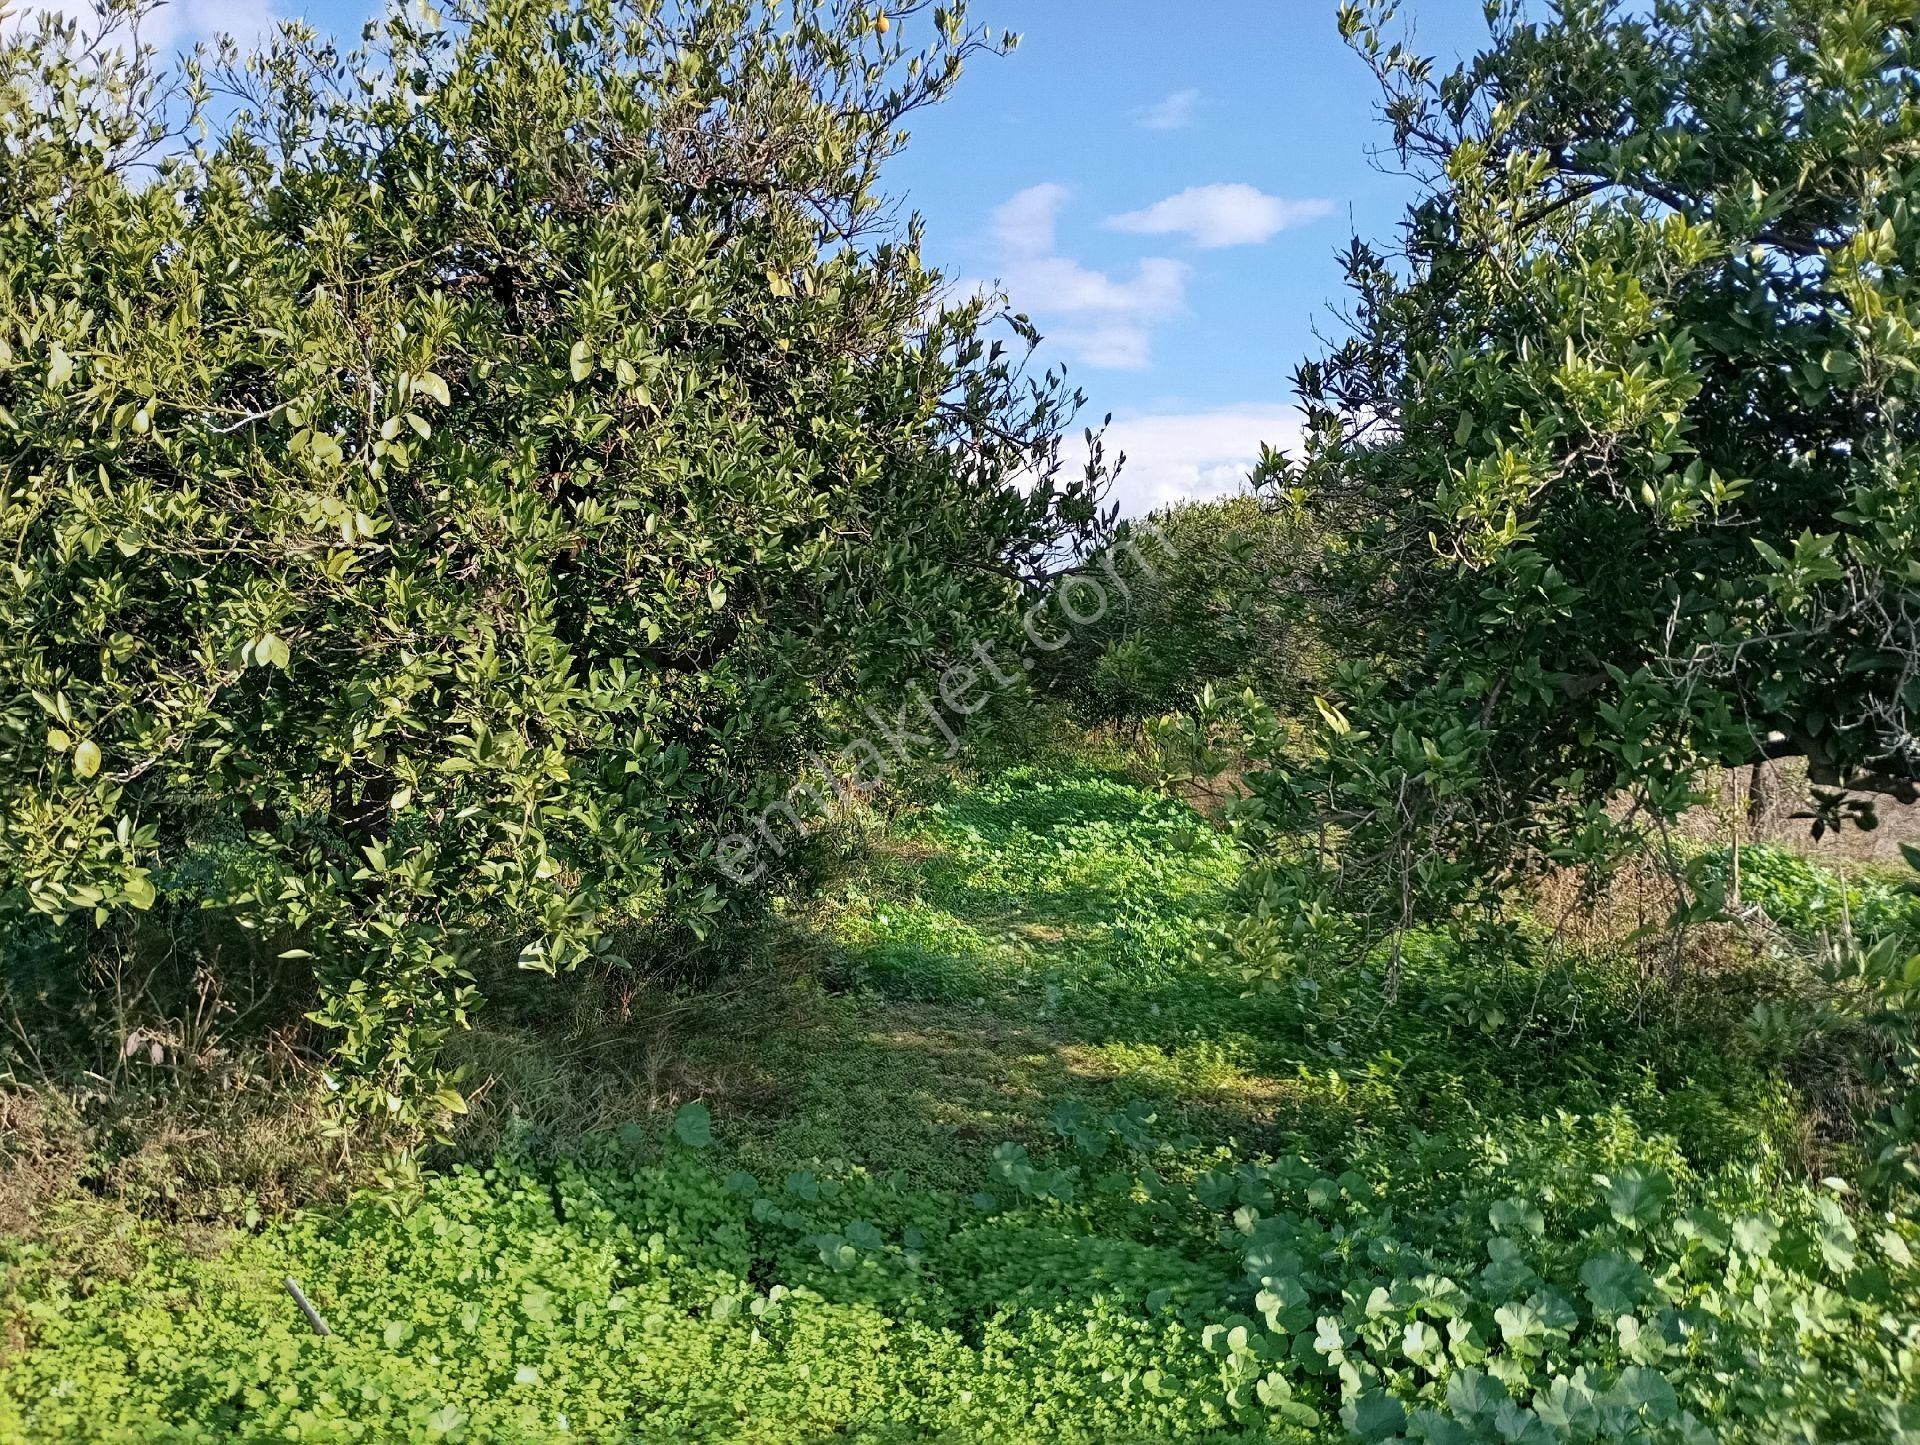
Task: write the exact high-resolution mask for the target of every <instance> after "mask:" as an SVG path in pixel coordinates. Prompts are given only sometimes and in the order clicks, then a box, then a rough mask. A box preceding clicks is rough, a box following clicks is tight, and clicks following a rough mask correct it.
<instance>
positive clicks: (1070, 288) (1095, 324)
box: [961, 182, 1188, 371]
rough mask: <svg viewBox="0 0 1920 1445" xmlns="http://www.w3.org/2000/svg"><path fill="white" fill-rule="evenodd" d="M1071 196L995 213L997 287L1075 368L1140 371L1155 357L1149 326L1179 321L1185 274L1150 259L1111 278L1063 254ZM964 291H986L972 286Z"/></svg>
mask: <svg viewBox="0 0 1920 1445" xmlns="http://www.w3.org/2000/svg"><path fill="white" fill-rule="evenodd" d="M1067 194H1068V193H1067V188H1066V187H1065V186H1062V185H1059V184H1057V183H1054V182H1047V183H1045V184H1042V185H1037V186H1029V187H1028V188H1027V189H1026V190H1024V191H1021V192H1019V193H1018V194H1017V195H1015V196H1013V197H1011V198H1010V199H1009V200H1007V201H1006V202H1004V203H1003V204H1002V205H1000V206H999V207H998V208H997V209H996V210H995V211H994V213H993V221H992V224H991V226H990V228H989V235H990V237H991V241H992V245H993V251H994V261H995V264H996V265H997V266H998V268H999V272H1000V285H1001V286H1002V287H1004V288H1005V290H1006V292H1007V295H1008V296H1009V297H1010V298H1011V299H1012V301H1013V304H1014V305H1015V306H1017V307H1018V308H1020V309H1021V310H1023V311H1025V312H1027V313H1029V314H1030V315H1032V316H1033V317H1035V318H1036V320H1038V321H1039V322H1040V325H1041V329H1042V330H1043V331H1045V332H1046V335H1047V339H1048V341H1049V342H1051V343H1052V344H1054V345H1055V346H1057V347H1059V348H1060V349H1061V350H1063V351H1064V352H1065V353H1066V354H1067V355H1068V356H1070V357H1071V358H1073V359H1074V360H1076V361H1080V362H1083V363H1085V364H1086V365H1088V366H1095V367H1103V368H1109V369H1114V370H1123V371H1138V370H1140V369H1142V368H1144V367H1145V366H1146V365H1147V363H1148V360H1149V357H1150V337H1149V328H1150V325H1151V324H1152V323H1153V322H1156V321H1160V320H1164V319H1166V318H1167V317H1170V316H1174V315H1177V314H1178V313H1179V311H1180V309H1181V307H1182V305H1183V304H1184V302H1185V298H1186V289H1187V275H1188V268H1187V266H1186V264H1185V263H1184V262H1181V261H1172V260H1168V259H1166V258H1165V257H1160V256H1150V257H1147V258H1146V259H1144V260H1142V261H1138V262H1136V263H1135V264H1134V268H1133V271H1132V274H1131V275H1125V274H1112V273H1109V272H1106V271H1099V270H1095V269H1093V268H1092V267H1089V266H1083V265H1081V264H1080V262H1078V261H1076V260H1074V259H1073V258H1072V257H1070V256H1062V255H1060V254H1058V222H1059V216H1060V211H1061V208H1062V207H1063V206H1065V205H1066V203H1067ZM961 289H962V290H966V289H981V288H980V283H974V282H969V283H963V284H962V287H961Z"/></svg>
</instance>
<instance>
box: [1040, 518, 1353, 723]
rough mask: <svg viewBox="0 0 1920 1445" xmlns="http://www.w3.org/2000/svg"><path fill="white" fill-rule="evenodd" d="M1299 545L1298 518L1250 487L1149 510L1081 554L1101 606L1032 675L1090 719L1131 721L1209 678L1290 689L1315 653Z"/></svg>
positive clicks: (1187, 695) (1280, 697)
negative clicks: (1125, 531)
mask: <svg viewBox="0 0 1920 1445" xmlns="http://www.w3.org/2000/svg"><path fill="white" fill-rule="evenodd" d="M1306 550H1307V539H1306V537H1305V533H1304V529H1303V528H1302V526H1301V524H1300V522H1299V519H1298V518H1296V517H1294V516H1293V515H1291V514H1290V513H1289V512H1287V511H1284V510H1282V509H1279V508H1273V507H1266V506H1262V505H1261V503H1260V502H1259V500H1257V499H1256V498H1254V497H1252V496H1246V495H1242V496H1235V497H1226V498H1222V499H1220V500H1217V501H1208V502H1177V503H1175V504H1174V505H1173V506H1171V507H1168V508H1166V509H1165V510H1163V511H1160V512H1156V513H1154V515H1153V516H1152V517H1151V518H1149V519H1147V521H1145V522H1144V523H1139V524H1134V525H1132V527H1131V530H1130V533H1129V535H1126V536H1123V537H1121V538H1119V539H1117V540H1116V541H1115V542H1113V543H1111V544H1109V545H1108V546H1107V547H1106V548H1104V549H1102V550H1101V551H1100V552H1099V553H1097V554H1096V555H1095V556H1094V557H1093V558H1091V559H1090V560H1089V563H1088V565H1087V568H1086V572H1087V575H1088V576H1089V577H1090V578H1092V579H1093V580H1094V581H1095V582H1098V583H1099V584H1100V585H1101V587H1102V589H1103V596H1102V600H1103V601H1104V603H1105V606H1104V607H1103V608H1102V609H1101V611H1100V613H1099V615H1098V616H1097V617H1095V618H1094V619H1093V620H1092V621H1091V622H1089V623H1087V624H1085V625H1084V626H1080V627H1078V628H1076V629H1075V632H1074V638H1073V645H1072V646H1071V647H1067V648H1063V649H1061V650H1060V651H1058V652H1055V653H1051V654H1047V655H1046V656H1045V657H1044V658H1042V659H1041V666H1040V667H1039V668H1038V669H1037V670H1036V672H1035V681H1036V682H1037V683H1039V684H1041V685H1042V686H1045V687H1048V688H1051V689H1052V690H1054V691H1055V692H1057V693H1058V694H1059V695H1061V696H1063V697H1065V698H1066V700H1067V701H1068V703H1069V704H1070V706H1071V709H1072V712H1073V715H1074V716H1075V717H1076V718H1078V719H1080V720H1081V721H1082V722H1084V723H1086V724H1089V725H1093V726H1099V725H1102V724H1119V725H1121V726H1123V727H1129V728H1138V727H1139V726H1140V725H1141V724H1142V723H1144V722H1146V721H1148V720H1150V719H1152V718H1156V717H1159V716H1160V715H1161V714H1163V713H1167V712H1170V711H1173V710H1175V709H1177V708H1181V707H1185V706H1186V705H1187V703H1188V702H1189V701H1190V700H1191V699H1192V697H1193V695H1194V694H1195V693H1196V692H1198V691H1200V689H1201V688H1203V687H1205V686H1207V685H1208V684H1217V685H1223V686H1233V687H1235V688H1236V689H1237V688H1239V687H1252V688H1254V689H1256V690H1257V691H1258V692H1259V693H1260V694H1261V695H1262V696H1263V697H1269V698H1272V699H1274V700H1275V701H1276V702H1289V701H1293V700H1295V699H1296V698H1298V697H1300V695H1301V693H1302V688H1303V684H1304V682H1305V680H1306V679H1307V678H1309V677H1310V676H1312V674H1313V673H1314V672H1315V670H1316V669H1317V667H1318V666H1319V664H1320V661H1321V659H1320V657H1319V651H1318V649H1317V648H1316V647H1315V645H1314V641H1313V638H1312V637H1311V636H1310V635H1309V634H1308V633H1307V631H1306V629H1305V627H1304V625H1303V624H1304V621H1305V613H1306V606H1305V601H1304V599H1303V598H1302V597H1301V595H1300V593H1299V592H1298V590H1297V589H1296V587H1295V585H1294V584H1295V583H1296V582H1297V579H1298V578H1299V576H1300V573H1301V571H1302V562H1303V560H1304V555H1305V553H1306ZM1302 700H1304V699H1302Z"/></svg>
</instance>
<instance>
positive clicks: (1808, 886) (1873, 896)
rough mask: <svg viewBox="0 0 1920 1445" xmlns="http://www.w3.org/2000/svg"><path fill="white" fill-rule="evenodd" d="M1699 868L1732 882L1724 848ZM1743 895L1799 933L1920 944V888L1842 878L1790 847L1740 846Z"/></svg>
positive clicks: (1716, 881)
mask: <svg viewBox="0 0 1920 1445" xmlns="http://www.w3.org/2000/svg"><path fill="white" fill-rule="evenodd" d="M1694 869H1695V873H1696V877H1697V878H1698V879H1699V881H1701V882H1706V883H1711V884H1713V885H1715V886H1716V887H1718V888H1720V889H1723V890H1724V889H1726V888H1728V887H1730V886H1731V880H1732V866H1731V859H1730V855H1729V854H1728V853H1727V851H1726V850H1724V849H1722V850H1719V851H1717V852H1713V853H1708V854H1705V855H1703V856H1702V857H1701V858H1700V859H1699V860H1697V861H1696V862H1695V864H1694ZM1740 899H1741V902H1742V903H1745V904H1754V905H1757V906H1759V907H1760V908H1761V909H1763V910H1765V912H1766V915H1767V917H1769V918H1770V919H1772V920H1773V921H1774V923H1776V924H1777V925H1779V927H1780V928H1781V929H1782V930H1784V931H1785V932H1786V933H1788V934H1790V935H1792V936H1795V937H1798V938H1803V939H1811V938H1817V937H1820V936H1822V935H1825V936H1829V937H1831V936H1835V935H1838V934H1840V933H1841V932H1842V931H1848V932H1851V933H1853V934H1854V935H1855V936H1857V937H1859V938H1863V939H1878V938H1886V937H1889V936H1898V937H1900V938H1902V939H1905V940H1910V941H1912V942H1914V943H1916V944H1920V893H1915V892H1914V891H1913V889H1912V888H1911V887H1905V886H1902V884H1901V883H1898V882H1894V881H1892V880H1890V879H1887V878H1880V877H1876V876H1874V875H1873V874H1870V873H1869V874H1862V875H1860V876H1858V877H1842V876H1841V875H1839V874H1837V873H1835V872H1833V871H1832V870H1831V869H1828V868H1823V867H1821V866H1820V865H1819V864H1818V863H1814V862H1812V861H1810V860H1808V859H1806V858H1803V857H1801V856H1800V855H1799V854H1798V853H1793V852H1789V851H1788V850H1787V849H1785V848H1777V847H1773V846H1770V845H1768V844H1750V845H1749V846H1747V847H1745V848H1742V849H1741V850H1740Z"/></svg>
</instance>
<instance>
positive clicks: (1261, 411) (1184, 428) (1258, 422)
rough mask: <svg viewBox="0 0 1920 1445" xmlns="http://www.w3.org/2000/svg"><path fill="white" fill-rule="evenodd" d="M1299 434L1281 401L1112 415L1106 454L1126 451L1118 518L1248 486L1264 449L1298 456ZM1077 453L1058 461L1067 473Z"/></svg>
mask: <svg viewBox="0 0 1920 1445" xmlns="http://www.w3.org/2000/svg"><path fill="white" fill-rule="evenodd" d="M1300 435H1301V426H1300V412H1299V410H1298V409H1297V408H1296V407H1293V406H1290V405H1288V404H1287V403H1285V402H1246V403H1242V404H1240V405H1236V406H1219V407H1210V408H1207V409H1205V410H1201V411H1187V412H1158V413H1151V414H1147V415H1142V416H1127V415H1125V414H1117V415H1115V417H1114V419H1113V423H1112V425H1111V426H1109V427H1108V428H1107V433H1106V446H1107V455H1108V456H1109V457H1111V456H1113V455H1114V454H1115V453H1116V452H1124V453H1125V454H1126V465H1125V466H1123V467H1122V468H1121V469H1120V479H1119V481H1118V482H1117V483H1116V484H1115V487H1114V499H1115V500H1117V501H1118V502H1119V503H1120V510H1121V511H1122V512H1123V513H1124V514H1126V515H1127V516H1130V517H1140V516H1145V515H1146V514H1147V513H1148V512H1151V511H1153V510H1154V509H1155V508H1157V507H1164V506H1166V505H1167V504H1168V503H1169V502H1177V501H1180V500H1182V499H1183V498H1192V499H1199V498H1204V497H1219V496H1225V495H1227V494H1228V493H1230V492H1236V491H1239V490H1240V489H1241V488H1242V487H1243V486H1244V485H1245V484H1246V480H1247V474H1248V473H1249V472H1250V471H1252V470H1253V464H1254V463H1255V462H1256V461H1257V460H1259V457H1260V445H1261V443H1262V442H1265V443H1267V444H1268V445H1270V446H1275V447H1279V448H1280V449H1281V450H1283V451H1293V452H1297V451H1298V450H1299V445H1300ZM1083 445H1084V443H1076V447H1078V446H1083ZM1076 447H1070V448H1069V449H1068V454H1067V455H1066V456H1065V457H1063V461H1064V462H1065V463H1066V465H1067V468H1068V470H1071V469H1072V468H1073V467H1076V466H1078V465H1079V463H1080V461H1081V456H1080V455H1079V453H1078V451H1077V450H1076Z"/></svg>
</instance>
